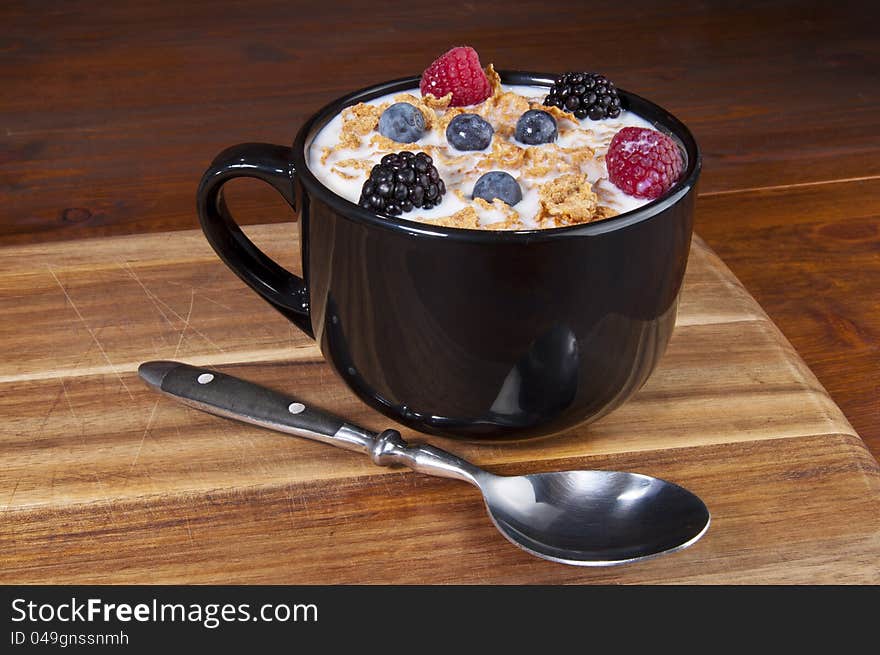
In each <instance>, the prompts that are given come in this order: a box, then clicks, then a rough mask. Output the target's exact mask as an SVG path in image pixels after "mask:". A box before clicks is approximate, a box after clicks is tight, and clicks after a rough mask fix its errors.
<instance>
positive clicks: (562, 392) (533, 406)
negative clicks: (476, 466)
mask: <svg viewBox="0 0 880 655" xmlns="http://www.w3.org/2000/svg"><path fill="white" fill-rule="evenodd" d="M501 78H502V80H503V81H504V82H505V83H508V84H526V85H541V86H548V87H549V86H550V85H551V84H552V82H553V78H552V76H549V75H544V74H534V73H522V72H506V73H505V72H502V73H501ZM418 84H419V78H417V77H411V78H406V79H402V80H396V81H393V82H388V83H386V84H381V85H378V86H374V87H370V88H367V89H363V90H361V91H357V92H355V93H352V94H350V95H348V96H345V97H344V98H341V99H339V100H337V101H335V102H333V103H331V104H329V105H327V106H326V107H324V108H323V109H322V110H320V111H319V112H318V113H316V114H315V115H313V116H312V117H311V118H310V119H309V120H308V121H306V123H305V125H304V126H303V127H302V129H301V130H300V131H299V134H298V135H297V136H296V139H295V140H294V142H293V147H292V148H288V147H284V146H276V145H268V144H262V143H249V144H242V145H238V146H234V147H232V148H229V149H227V150H224V151H223V152H222V153H220V155H218V156H217V158H216V159H215V160H214V162H213V163H212V164H211V166H210V167H209V168H208V170H207V171H206V172H205V175H204V177H203V178H202V181H201V185H200V186H199V190H198V211H199V219H200V221H201V225H202V229H203V230H204V232H205V235H206V236H207V238H208V241H209V242H210V243H211V246H213V248H214V250H215V251H216V252H217V254H218V255H219V256H220V258H221V259H222V260H223V261H224V262H225V263H226V264H227V266H229V268H231V269H232V270H233V271H234V272H235V273H236V274H237V275H238V276H239V277H240V278H241V279H242V280H244V282H246V283H247V284H248V285H249V286H250V287H251V288H252V289H254V290H255V291H256V292H257V293H258V294H260V295H261V296H262V297H263V298H265V299H266V300H267V301H268V302H269V303H270V304H271V305H272V306H273V307H275V308H276V309H277V310H278V311H279V312H281V313H282V314H283V315H284V316H285V317H287V318H288V319H289V320H290V321H292V322H293V323H294V324H296V325H297V326H298V327H299V328H300V329H302V330H303V331H304V332H306V333H307V334H308V335H309V336H312V337H313V338H315V339H316V340H317V342H318V344H319V345H320V348H321V351H322V353H323V354H324V357H325V358H326V359H327V360H328V361H329V362H330V364H331V365H332V366H333V368H334V369H335V370H336V372H337V373H338V374H339V375H340V376H341V377H342V379H343V380H344V381H345V382H346V383H347V384H348V386H349V387H350V388H351V389H353V390H354V391H355V393H357V395H358V396H359V397H360V398H361V399H362V400H363V401H365V402H366V403H368V404H369V405H371V406H372V407H374V408H376V409H377V410H379V411H381V412H383V413H384V414H386V415H387V416H389V417H391V418H393V419H395V420H397V421H399V422H401V423H404V424H406V425H408V426H410V427H412V428H414V429H416V430H420V431H422V432H429V433H435V434H443V435H448V436H457V437H466V438H470V439H499V438H500V439H515V438H521V437H531V436H539V435H547V434H552V433H555V432H559V431H562V430H564V429H566V428H569V427H571V426H574V425H577V424H579V423H583V422H586V421H589V420H593V419H596V418H598V417H600V416H603V415H604V414H606V413H608V412H609V411H611V410H613V409H614V408H615V407H617V406H619V405H620V404H621V403H623V402H624V401H625V400H626V399H627V398H629V397H630V396H631V395H632V394H633V393H635V391H637V390H638V389H639V387H641V386H642V384H643V383H644V382H645V380H647V378H648V376H649V375H650V374H651V372H652V371H653V369H654V367H655V365H656V364H657V361H658V360H659V358H660V356H661V355H662V354H663V351H664V349H665V347H666V344H667V342H668V340H669V337H670V335H671V333H672V328H673V326H674V324H675V316H676V309H677V305H678V297H679V292H680V290H681V286H682V278H683V276H684V271H685V266H686V264H687V259H688V252H689V248H690V241H691V234H692V229H693V207H694V197H695V186H696V182H697V178H698V177H699V173H700V154H699V150H698V148H697V144H696V142H695V141H694V138H693V137H692V136H691V134H690V132H689V131H688V129H687V128H686V127H685V126H684V125H683V124H682V123H681V122H680V121H679V120H677V119H676V118H675V117H674V116H672V115H671V114H669V113H668V112H667V111H665V110H664V109H662V108H660V107H658V106H657V105H655V104H653V103H650V102H648V101H647V100H644V99H643V98H640V97H638V96H635V95H633V94H630V93H627V92H625V91H623V90H619V92H620V96H621V103H622V105H623V107H624V108H626V109H630V110H632V111H634V112H636V113H637V114H639V115H640V116H642V117H643V118H645V119H647V120H648V121H650V122H652V123H654V125H655V126H656V127H657V129H659V130H661V131H663V132H666V133H667V134H670V135H671V136H672V137H673V138H674V139H675V140H676V141H677V142H678V143H679V144H680V146H681V148H682V152H683V154H684V156H685V160H686V161H685V169H684V172H683V173H682V176H681V178H680V180H679V181H678V182H677V183H676V184H675V186H673V188H672V189H671V190H670V191H669V192H668V193H667V194H666V195H665V196H663V197H662V198H659V199H657V200H654V201H652V202H650V203H648V204H647V205H644V206H643V207H640V208H639V209H637V210H635V211H631V212H627V213H624V214H621V215H619V216H616V217H613V218H609V219H605V220H600V221H596V222H593V223H588V224H584V225H575V226H569V227H561V228H554V229H547V230H528V231H481V230H465V229H459V228H451V227H435V226H432V225H427V224H424V223H418V222H414V221H408V220H406V219H405V218H401V217H398V218H388V217H380V216H377V215H376V214H373V213H371V212H369V211H367V210H365V209H363V208H361V207H359V206H357V205H356V204H354V203H352V202H349V201H348V200H346V199H344V198H342V197H340V196H338V195H336V194H334V193H333V192H332V191H330V190H329V189H328V188H326V187H325V186H324V185H322V184H321V182H319V181H318V180H317V179H316V177H315V175H314V174H313V173H312V171H310V170H309V168H308V159H309V157H308V149H309V146H310V144H311V142H312V140H313V138H314V137H315V135H316V134H317V133H318V132H319V131H320V129H321V128H322V127H323V126H324V125H325V124H326V123H327V122H328V121H329V120H330V119H332V118H333V117H334V116H336V115H337V114H338V113H339V112H341V111H342V110H343V109H344V108H345V107H347V106H349V105H354V104H357V103H359V102H365V101H368V100H371V99H374V98H377V97H379V96H382V95H385V94H388V93H392V92H402V91H406V90H408V89H412V88H415V87H418ZM235 177H255V178H258V179H260V180H263V181H265V182H268V183H269V184H271V185H272V186H274V187H275V188H276V189H277V190H278V191H279V192H280V193H281V195H283V196H284V198H285V200H287V202H288V203H290V205H291V207H293V209H294V210H295V211H296V212H298V214H299V226H300V230H301V232H300V244H301V249H302V262H303V277H302V278H299V277H297V276H295V275H293V274H291V273H289V272H288V271H287V270H285V269H284V268H282V267H281V266H279V265H278V264H276V263H275V262H274V261H272V260H271V259H269V258H268V257H267V256H266V255H265V254H263V253H262V252H261V251H260V250H259V249H258V248H257V247H256V246H255V245H254V244H253V243H252V242H251V241H249V240H248V238H247V237H246V236H245V235H244V233H243V232H242V231H241V229H239V227H238V226H237V225H236V223H235V221H234V220H233V218H232V217H231V216H230V214H229V212H228V210H227V208H226V205H225V203H224V201H223V193H222V187H223V184H224V183H225V182H226V181H228V180H230V179H232V178H235Z"/></svg>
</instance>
